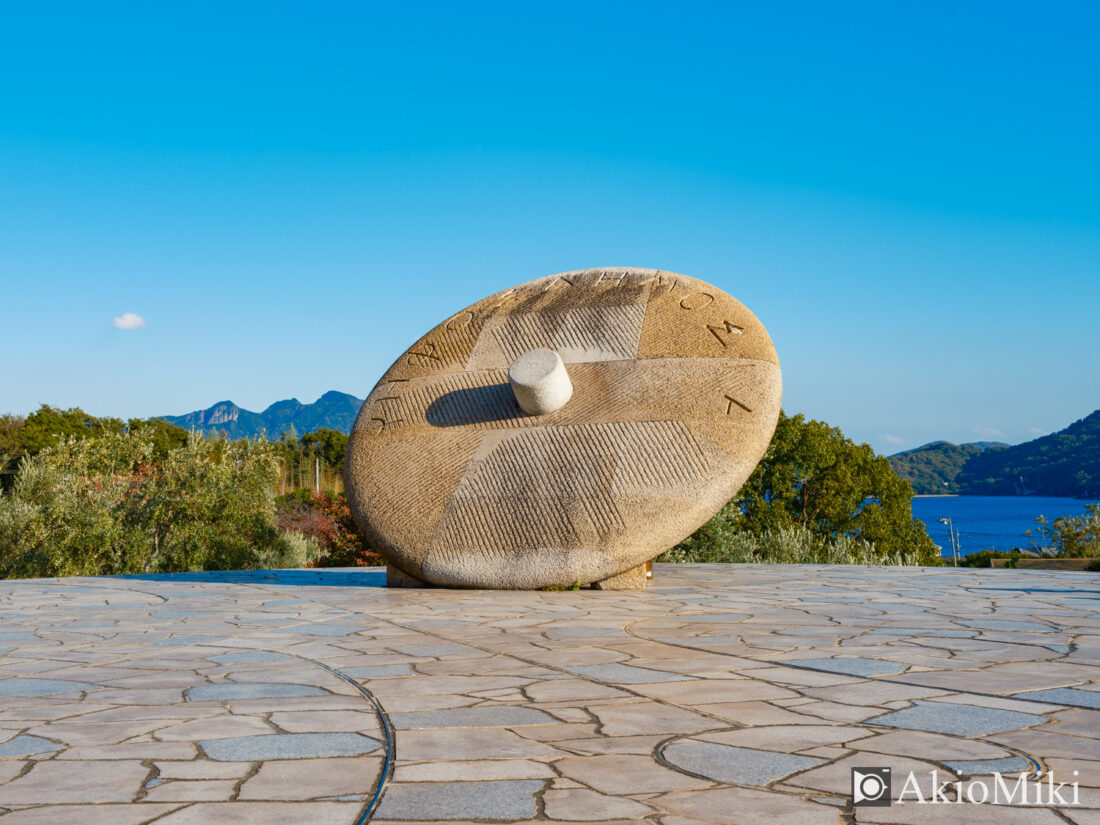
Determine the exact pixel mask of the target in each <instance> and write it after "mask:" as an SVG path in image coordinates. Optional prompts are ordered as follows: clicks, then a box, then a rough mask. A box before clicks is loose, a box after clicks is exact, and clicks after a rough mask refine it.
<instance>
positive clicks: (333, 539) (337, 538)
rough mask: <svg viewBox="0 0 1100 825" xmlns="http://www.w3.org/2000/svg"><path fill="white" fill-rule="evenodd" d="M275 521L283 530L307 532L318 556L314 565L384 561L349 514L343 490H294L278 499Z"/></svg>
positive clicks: (382, 562)
mask: <svg viewBox="0 0 1100 825" xmlns="http://www.w3.org/2000/svg"><path fill="white" fill-rule="evenodd" d="M278 525H279V529H281V530H284V531H293V532H295V533H300V534H302V535H305V536H309V537H311V538H312V539H314V540H315V541H316V542H317V545H318V548H319V550H320V557H319V558H318V559H317V560H316V561H315V563H314V566H315V567H369V566H376V565H382V564H385V562H384V561H383V559H382V557H381V556H379V555H378V554H377V553H376V552H374V550H373V549H372V548H371V546H370V545H369V544H368V543H367V540H366V539H365V538H364V537H363V534H362V533H360V532H359V527H358V525H356V523H355V519H354V518H353V517H352V515H351V508H350V507H349V506H348V500H347V497H346V496H345V495H344V494H343V493H322V494H321V495H317V494H315V493H311V492H309V491H306V490H296V491H295V492H293V493H289V494H287V495H285V496H281V497H280V498H279V499H278Z"/></svg>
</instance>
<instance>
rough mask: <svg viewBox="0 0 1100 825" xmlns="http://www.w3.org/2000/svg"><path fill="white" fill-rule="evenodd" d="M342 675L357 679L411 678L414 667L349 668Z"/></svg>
mask: <svg viewBox="0 0 1100 825" xmlns="http://www.w3.org/2000/svg"><path fill="white" fill-rule="evenodd" d="M341 672H342V673H346V674H347V675H348V676H354V677H355V678H356V679H385V678H387V677H390V676H411V675H413V673H414V671H413V669H412V665H368V666H367V667H348V668H344V669H343V670H342V671H341Z"/></svg>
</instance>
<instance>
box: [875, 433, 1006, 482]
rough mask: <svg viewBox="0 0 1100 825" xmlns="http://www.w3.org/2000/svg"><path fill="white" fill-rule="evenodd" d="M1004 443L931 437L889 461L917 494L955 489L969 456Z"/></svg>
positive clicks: (998, 448) (997, 448) (971, 456)
mask: <svg viewBox="0 0 1100 825" xmlns="http://www.w3.org/2000/svg"><path fill="white" fill-rule="evenodd" d="M1007 446H1008V445H1007V444H1000V443H998V442H995V441H976V442H973V443H971V444H952V443H951V442H950V441H933V442H932V443H931V444H925V445H924V446H923V447H917V448H916V449H915V450H907V451H906V452H904V453H898V454H897V455H892V456H890V464H892V465H893V467H894V472H895V473H897V474H898V475H899V476H901V477H902V478H904V479H906V480H907V481H909V482H910V483H911V484H912V485H913V489H914V490H915V491H916V492H917V493H918V494H923V495H930V494H936V493H941V494H942V493H958V492H959V483H958V475H959V473H960V472H961V471H962V468H963V467H964V466H965V465H966V463H967V462H968V461H970V459H972V458H974V456H977V455H981V454H982V453H984V452H985V451H986V450H1001V449H1004V448H1005V447H1007Z"/></svg>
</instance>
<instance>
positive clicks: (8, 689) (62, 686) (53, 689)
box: [0, 678, 100, 696]
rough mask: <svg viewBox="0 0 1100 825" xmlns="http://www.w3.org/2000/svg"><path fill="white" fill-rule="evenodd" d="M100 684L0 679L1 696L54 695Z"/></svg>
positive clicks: (93, 687)
mask: <svg viewBox="0 0 1100 825" xmlns="http://www.w3.org/2000/svg"><path fill="white" fill-rule="evenodd" d="M98 687H100V685H93V684H89V683H88V682H70V681H67V680H64V679H20V678H13V679H0V696H53V695H56V694H58V693H76V692H79V691H84V690H94V689H95V688H98Z"/></svg>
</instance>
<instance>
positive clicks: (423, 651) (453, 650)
mask: <svg viewBox="0 0 1100 825" xmlns="http://www.w3.org/2000/svg"><path fill="white" fill-rule="evenodd" d="M390 650H396V651H397V652H398V653H404V654H405V655H406V656H454V655H455V654H458V653H477V652H479V651H478V650H477V648H474V647H468V646H467V645H462V644H425V645H390Z"/></svg>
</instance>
